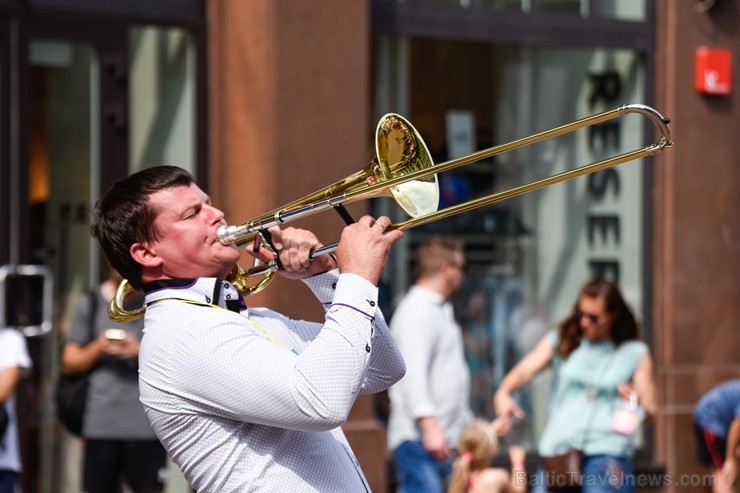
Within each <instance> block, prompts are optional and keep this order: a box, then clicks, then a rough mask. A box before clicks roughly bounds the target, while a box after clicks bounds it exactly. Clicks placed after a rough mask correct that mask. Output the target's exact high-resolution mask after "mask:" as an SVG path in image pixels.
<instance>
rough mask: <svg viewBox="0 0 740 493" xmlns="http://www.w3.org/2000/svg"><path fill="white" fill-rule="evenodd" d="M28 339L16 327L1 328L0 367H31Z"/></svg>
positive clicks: (24, 368)
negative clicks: (27, 345)
mask: <svg viewBox="0 0 740 493" xmlns="http://www.w3.org/2000/svg"><path fill="white" fill-rule="evenodd" d="M31 365H32V363H31V357H30V356H29V354H28V348H27V347H26V339H25V338H24V337H23V335H22V334H21V333H20V332H18V331H17V330H15V329H0V369H4V368H21V369H23V370H28V369H30V368H31Z"/></svg>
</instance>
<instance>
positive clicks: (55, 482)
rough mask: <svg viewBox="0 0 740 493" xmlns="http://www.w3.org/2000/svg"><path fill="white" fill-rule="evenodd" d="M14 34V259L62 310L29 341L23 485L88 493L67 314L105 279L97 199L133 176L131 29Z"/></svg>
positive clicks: (48, 28)
mask: <svg viewBox="0 0 740 493" xmlns="http://www.w3.org/2000/svg"><path fill="white" fill-rule="evenodd" d="M10 32H11V34H10V36H11V37H12V38H15V40H16V42H15V43H14V49H15V50H17V52H16V54H15V57H14V63H13V66H12V74H11V80H12V83H11V84H10V91H11V93H10V97H9V100H10V101H11V103H10V105H11V109H12V110H13V111H11V112H10V113H11V117H10V120H11V121H10V124H11V127H12V128H16V129H17V131H16V132H15V133H13V132H11V135H12V137H11V140H10V146H11V152H10V165H9V167H8V168H7V169H9V176H10V177H11V178H12V181H13V187H14V190H16V189H17V191H15V192H13V194H14V196H13V197H12V198H11V199H10V200H9V201H5V200H4V201H3V204H6V203H8V204H10V205H9V209H10V213H9V218H10V221H11V223H15V224H16V226H15V227H11V228H10V234H9V238H10V241H9V244H10V247H9V248H10V252H11V255H10V257H11V260H12V261H13V262H14V263H20V264H26V265H37V266H43V267H44V268H45V269H47V270H48V271H49V272H51V273H52V276H53V284H52V285H53V307H54V308H53V315H52V330H51V332H49V333H48V334H46V335H43V336H40V337H29V338H27V343H28V347H29V351H30V353H31V357H32V360H33V364H34V368H33V371H32V373H31V375H30V377H29V378H27V379H25V381H24V383H23V386H22V388H21V391H20V392H19V398H18V401H19V406H20V407H22V409H23V412H22V413H21V414H22V419H21V422H20V434H21V444H22V446H21V449H22V450H21V453H22V460H23V468H24V471H23V474H22V480H21V486H22V489H23V491H24V492H26V493H29V492H30V493H34V492H43V493H47V492H48V493H51V492H66V491H79V488H78V484H79V474H80V464H81V462H80V457H79V455H80V441H79V440H76V439H70V438H69V437H67V436H66V435H64V433H63V432H62V430H61V428H60V427H59V426H58V424H57V422H56V419H55V416H54V408H53V406H52V393H53V388H54V382H55V381H56V378H57V375H58V369H59V351H60V348H61V343H62V341H63V335H64V333H65V332H66V327H67V324H68V322H67V319H68V312H69V310H68V308H69V307H71V306H72V303H74V301H75V299H76V297H77V296H78V295H79V293H81V292H82V291H83V290H85V289H86V288H87V287H88V286H90V285H92V284H94V283H97V280H98V276H99V272H98V270H99V264H100V262H99V255H98V253H97V251H96V248H95V246H94V244H93V242H92V240H91V238H90V235H89V233H88V225H89V223H90V210H91V204H92V201H93V198H94V197H97V196H98V195H99V190H100V184H101V183H104V182H105V181H104V180H106V179H108V180H110V179H111V177H118V176H123V175H125V173H126V165H127V160H128V156H127V154H126V101H127V92H126V80H125V76H126V67H125V65H124V64H125V60H126V51H125V48H126V36H125V34H126V30H125V29H123V28H120V29H111V28H105V29H103V28H101V27H91V26H89V25H87V24H78V25H71V24H63V23H50V22H45V21H29V22H27V23H17V24H15V25H14V27H13V28H11V30H10ZM2 134H3V135H6V133H5V132H3V133H2ZM13 149H15V150H13ZM102 163H105V166H104V165H103V164H102Z"/></svg>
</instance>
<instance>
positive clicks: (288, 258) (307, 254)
mask: <svg viewBox="0 0 740 493" xmlns="http://www.w3.org/2000/svg"><path fill="white" fill-rule="evenodd" d="M269 232H270V236H271V242H272V246H273V247H274V248H275V251H276V252H277V256H278V257H279V259H280V263H281V265H282V269H281V270H280V275H281V276H283V277H285V278H287V279H304V278H306V277H311V276H313V275H316V274H321V273H322V272H327V271H329V270H332V269H336V268H337V263H336V262H335V261H334V259H333V258H332V256H331V255H321V256H319V257H316V258H315V259H313V260H311V254H312V253H313V252H314V250H316V249H317V248H320V247H321V246H322V244H321V242H319V240H318V238H316V235H314V234H313V233H312V232H311V231H308V230H305V229H298V228H292V227H291V228H285V229H280V228H279V227H277V226H274V227H272V228H270V229H269ZM247 253H249V254H250V255H252V256H253V257H256V258H257V259H259V260H260V261H262V262H265V263H267V262H270V261H271V260H275V257H276V256H275V254H273V253H272V252H270V251H269V250H268V249H267V248H265V247H262V248H260V251H259V252H254V251H253V250H252V249H251V248H249V247H247Z"/></svg>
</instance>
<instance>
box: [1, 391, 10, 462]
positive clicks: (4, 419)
mask: <svg viewBox="0 0 740 493" xmlns="http://www.w3.org/2000/svg"><path fill="white" fill-rule="evenodd" d="M9 423H10V415H9V414H8V410H7V409H6V408H5V403H4V402H0V450H4V449H5V432H6V431H8V424H9Z"/></svg>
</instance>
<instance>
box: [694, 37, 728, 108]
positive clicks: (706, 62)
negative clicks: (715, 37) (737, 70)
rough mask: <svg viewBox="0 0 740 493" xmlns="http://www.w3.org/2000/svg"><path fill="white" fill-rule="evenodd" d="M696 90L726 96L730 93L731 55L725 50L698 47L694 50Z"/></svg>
mask: <svg viewBox="0 0 740 493" xmlns="http://www.w3.org/2000/svg"><path fill="white" fill-rule="evenodd" d="M694 85H695V86H696V90H697V91H699V92H702V93H705V94H713V95H719V96H727V95H729V94H730V93H731V92H732V90H731V89H732V53H730V50H728V49H726V48H717V47H710V46H700V47H699V48H697V49H696V73H695V75H694Z"/></svg>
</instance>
